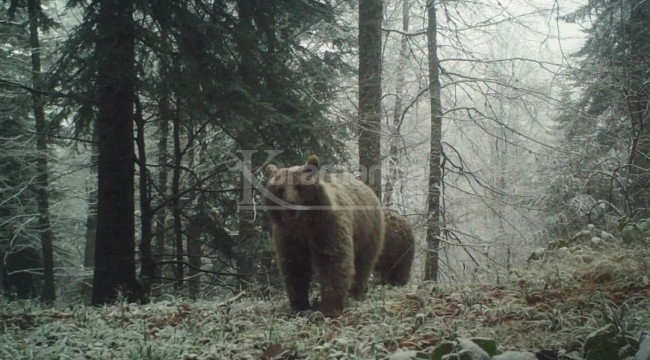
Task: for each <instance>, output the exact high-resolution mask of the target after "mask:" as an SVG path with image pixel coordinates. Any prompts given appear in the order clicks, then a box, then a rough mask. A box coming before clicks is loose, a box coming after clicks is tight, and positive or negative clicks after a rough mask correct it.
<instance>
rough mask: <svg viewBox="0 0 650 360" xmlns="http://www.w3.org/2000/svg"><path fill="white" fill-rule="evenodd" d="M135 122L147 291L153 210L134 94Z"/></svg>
mask: <svg viewBox="0 0 650 360" xmlns="http://www.w3.org/2000/svg"><path fill="white" fill-rule="evenodd" d="M135 104H136V110H135V124H136V127H137V130H138V131H137V137H136V143H137V145H138V161H137V163H138V170H139V173H140V177H139V185H140V186H139V187H140V236H141V239H140V280H141V281H142V282H143V286H144V289H146V290H147V291H145V292H146V293H148V289H150V288H151V281H152V280H153V278H154V276H155V271H156V265H155V263H154V260H153V254H152V252H151V242H152V240H153V233H152V227H153V210H152V209H151V190H150V186H149V176H148V175H147V152H146V147H145V146H146V145H145V141H144V119H143V117H142V106H141V105H140V101H139V100H138V98H137V95H136V96H135Z"/></svg>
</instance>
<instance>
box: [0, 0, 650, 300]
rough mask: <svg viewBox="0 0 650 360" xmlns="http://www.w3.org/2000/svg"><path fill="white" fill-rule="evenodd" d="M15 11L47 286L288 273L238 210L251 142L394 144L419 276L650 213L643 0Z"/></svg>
mask: <svg viewBox="0 0 650 360" xmlns="http://www.w3.org/2000/svg"><path fill="white" fill-rule="evenodd" d="M0 10H1V13H0V69H2V70H1V71H0V89H1V90H0V251H1V252H2V254H3V260H4V259H5V258H6V257H7V256H8V255H7V254H11V253H13V252H16V251H18V249H24V248H26V247H31V248H33V249H36V250H37V252H38V253H39V255H40V258H41V259H42V264H43V269H42V271H41V270H40V269H29V268H26V269H25V270H26V271H28V272H31V273H33V274H34V281H35V283H36V285H37V292H38V293H37V295H38V297H40V298H41V299H42V300H43V301H46V302H52V301H55V300H57V301H61V302H64V303H75V302H84V303H89V302H92V303H93V304H104V303H109V302H112V301H114V300H115V299H117V298H120V297H123V296H126V297H127V298H128V299H129V300H144V299H145V298H146V297H154V298H155V297H158V296H162V295H164V294H174V295H179V296H187V297H190V298H203V299H211V298H215V297H217V296H222V295H224V294H225V296H229V295H232V294H235V293H238V292H239V291H240V290H241V289H243V288H245V289H248V290H249V291H250V292H251V293H253V294H259V295H260V296H267V295H268V294H270V293H271V292H274V291H281V290H278V289H281V281H280V279H279V277H278V274H277V270H276V269H275V264H274V263H273V248H272V244H271V242H270V239H269V231H268V224H267V220H266V217H265V214H264V213H263V212H262V211H256V210H240V211H238V206H237V205H238V201H239V200H240V199H241V198H242V196H243V195H244V194H243V191H244V190H245V189H244V187H243V184H244V181H243V178H242V176H243V172H242V171H241V167H237V166H234V165H233V164H237V162H236V161H234V160H235V157H234V156H233V154H234V155H237V156H239V157H240V158H241V157H242V152H241V150H254V151H255V154H254V156H253V158H252V162H250V163H249V164H244V165H245V166H250V168H251V169H252V170H253V172H254V174H255V175H256V176H257V177H258V178H259V180H260V181H263V178H262V175H261V172H260V171H259V170H260V169H259V166H261V165H262V164H263V163H264V161H265V159H266V157H267V154H266V153H265V151H267V150H281V151H282V153H281V154H280V155H278V156H277V157H276V158H275V159H274V160H273V161H274V163H276V164H280V165H295V164H302V163H303V162H304V161H305V159H306V156H307V155H309V154H310V153H316V154H318V155H319V156H320V158H321V159H322V161H323V163H325V164H327V165H333V166H335V167H336V168H338V169H340V170H346V171H351V172H355V171H357V169H358V167H359V165H365V166H368V165H371V164H379V163H380V164H381V165H382V168H381V179H382V182H381V186H380V187H376V188H375V191H376V192H377V193H380V194H381V197H382V201H383V203H384V205H385V206H386V207H391V208H394V209H397V210H398V211H399V212H400V213H402V214H404V215H405V216H406V217H407V219H408V220H409V221H410V223H411V224H412V225H413V228H414V230H415V233H416V238H417V243H418V247H417V250H416V262H415V265H414V268H413V273H412V274H413V276H412V282H414V283H419V282H421V281H422V280H436V281H439V282H459V281H461V282H462V281H470V280H476V279H477V278H479V277H480V276H481V274H486V273H489V274H507V273H508V272H509V271H510V270H511V269H512V268H513V267H516V266H519V265H522V264H524V263H525V262H526V260H527V259H528V258H529V256H530V254H531V253H533V252H534V251H535V249H537V248H540V247H545V246H547V245H548V244H549V243H552V242H553V241H557V240H558V239H564V238H569V237H571V236H572V235H573V234H574V233H576V232H578V231H580V230H583V229H585V228H586V227H587V226H588V225H590V226H592V229H593V228H594V227H595V228H597V229H600V230H603V231H606V232H607V233H611V234H614V235H616V236H619V235H621V234H622V235H621V236H624V235H625V234H626V231H627V232H630V231H632V230H630V229H634V231H641V232H643V231H646V230H647V228H646V224H647V222H646V221H647V218H648V217H649V216H650V215H649V214H648V212H647V208H648V204H649V203H650V193H649V191H648V189H649V187H648V184H649V182H648V180H649V177H650V127H649V126H647V122H648V119H649V116H650V86H649V84H650V64H649V62H650V42H648V39H650V2H648V1H639V0H621V1H616V2H612V1H605V0H590V1H586V0H584V1H556V2H552V1H529V2H522V1H511V2H503V1H482V2H475V1H465V0H462V1H438V0H436V1H424V0H385V1H378V0H360V1H346V0H340V1H338V0H332V1H328V0H286V1H268V0H232V1H203V0H196V1H185V0H149V1H141V0H135V1H132V2H124V1H117V0H102V1H79V0H70V1H67V2H65V1H44V0H22V1H20V0H8V1H3V2H2V3H1V4H0ZM255 199H256V202H257V203H258V204H261V202H260V199H259V194H256V198H255ZM25 261H26V260H25ZM4 264H5V262H4V261H3V266H4ZM5 283H6V281H5ZM11 291H13V290H11ZM11 291H10V292H11Z"/></svg>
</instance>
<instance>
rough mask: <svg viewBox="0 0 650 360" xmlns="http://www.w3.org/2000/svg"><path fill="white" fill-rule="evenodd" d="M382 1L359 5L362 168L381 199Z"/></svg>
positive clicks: (360, 142)
mask: <svg viewBox="0 0 650 360" xmlns="http://www.w3.org/2000/svg"><path fill="white" fill-rule="evenodd" d="M382 14H383V4H382V1H381V0H360V1H359V167H360V169H361V175H362V177H363V180H365V182H366V184H368V185H369V186H370V187H371V188H372V189H373V190H374V191H375V194H377V196H378V197H379V198H380V199H381V20H382V16H383V15H382Z"/></svg>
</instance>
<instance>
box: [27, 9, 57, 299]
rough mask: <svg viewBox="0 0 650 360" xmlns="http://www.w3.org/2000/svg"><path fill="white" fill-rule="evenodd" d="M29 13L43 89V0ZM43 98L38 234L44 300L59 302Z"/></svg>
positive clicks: (37, 106)
mask: <svg viewBox="0 0 650 360" xmlns="http://www.w3.org/2000/svg"><path fill="white" fill-rule="evenodd" d="M27 9H28V12H29V33H30V34H29V42H30V47H31V52H32V86H33V87H34V89H38V90H40V89H42V88H43V82H42V79H41V55H40V54H41V46H40V41H39V38H38V27H39V21H38V20H39V17H40V15H41V3H40V1H39V0H28V1H27ZM43 107H44V105H43V96H42V94H41V93H39V92H36V91H33V92H32V108H33V110H34V119H36V148H37V150H38V155H37V158H36V197H37V202H38V231H39V235H40V237H41V248H42V251H43V292H42V295H41V297H42V299H43V301H45V302H52V301H54V299H55V296H56V294H55V288H54V254H53V249H52V237H53V236H52V228H51V227H50V204H49V194H48V176H47V175H48V165H47V133H48V129H47V125H46V123H45V111H44V109H43Z"/></svg>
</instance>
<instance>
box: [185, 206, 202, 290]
mask: <svg viewBox="0 0 650 360" xmlns="http://www.w3.org/2000/svg"><path fill="white" fill-rule="evenodd" d="M196 208H197V209H196V214H195V215H194V216H193V217H192V220H191V221H190V224H189V225H188V230H187V261H188V263H189V269H188V270H187V277H188V281H187V282H188V287H189V295H190V298H191V299H196V298H198V297H199V292H200V290H201V233H202V232H203V227H204V225H205V217H206V216H205V200H204V199H203V195H199V198H198V199H197V202H196Z"/></svg>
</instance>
